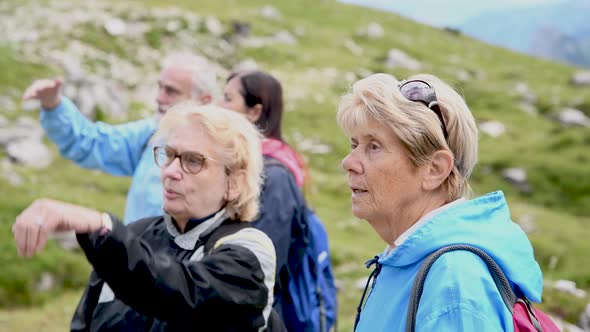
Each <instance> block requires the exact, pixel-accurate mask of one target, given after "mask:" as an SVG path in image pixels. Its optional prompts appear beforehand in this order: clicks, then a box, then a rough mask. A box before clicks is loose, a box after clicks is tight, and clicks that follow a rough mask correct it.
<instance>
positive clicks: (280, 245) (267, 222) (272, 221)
mask: <svg viewBox="0 0 590 332" xmlns="http://www.w3.org/2000/svg"><path fill="white" fill-rule="evenodd" d="M260 202H261V206H260V214H259V216H258V219H257V220H256V221H255V222H254V227H256V228H258V229H260V230H261V231H263V232H264V233H266V234H267V235H268V236H269V237H270V239H271V240H272V242H273V245H274V247H275V250H276V253H277V272H280V271H281V269H282V268H283V266H285V265H286V264H287V260H288V256H289V247H290V246H291V237H292V231H293V225H294V223H296V222H297V219H298V218H301V215H302V214H303V213H304V212H305V211H304V208H305V201H304V199H303V196H302V194H301V192H300V190H299V188H298V187H297V184H296V183H295V180H294V178H293V176H292V175H291V174H290V173H289V171H288V170H287V169H286V168H284V167H279V166H267V168H266V169H265V180H264V186H263V188H262V197H261V200H260Z"/></svg>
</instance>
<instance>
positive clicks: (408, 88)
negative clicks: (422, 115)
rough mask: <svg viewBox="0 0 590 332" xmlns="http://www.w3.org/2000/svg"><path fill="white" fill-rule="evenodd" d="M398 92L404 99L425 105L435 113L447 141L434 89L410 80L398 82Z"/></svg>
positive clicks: (420, 81)
mask: <svg viewBox="0 0 590 332" xmlns="http://www.w3.org/2000/svg"><path fill="white" fill-rule="evenodd" d="M399 91H400V92H401V94H402V95H403V96H404V97H405V98H406V99H408V100H410V101H415V102H420V103H422V104H424V105H426V107H428V108H429V109H430V110H432V111H433V112H434V113H436V115H437V116H438V119H439V120H440V123H441V127H442V131H443V135H444V136H445V140H447V139H448V137H449V133H448V132H447V126H446V125H445V120H444V118H443V115H442V112H441V110H440V106H439V105H438V100H437V99H436V93H435V92H434V88H433V87H432V86H430V84H428V83H427V82H425V81H422V80H411V81H402V82H400V84H399Z"/></svg>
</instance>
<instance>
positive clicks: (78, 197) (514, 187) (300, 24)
mask: <svg viewBox="0 0 590 332" xmlns="http://www.w3.org/2000/svg"><path fill="white" fill-rule="evenodd" d="M271 3H272V5H271ZM0 29H1V30H2V31H3V37H1V38H0V69H1V74H0V164H1V168H0V196H1V197H2V199H1V200H0V229H4V230H8V229H10V225H11V224H12V222H13V221H14V218H15V216H16V215H17V214H18V213H19V212H20V211H21V210H22V209H23V208H24V207H25V206H27V205H28V204H29V203H30V202H31V201H32V200H34V199H35V198H38V197H52V198H57V199H62V200H67V201H71V202H76V203H81V204H85V205H89V206H93V207H96V208H99V209H104V210H110V211H113V212H115V213H118V214H122V212H123V203H124V199H125V194H126V189H127V187H128V184H129V182H128V179H123V178H114V177H110V176H106V175H104V174H102V173H99V172H95V171H88V170H81V169H79V168H78V167H76V166H75V165H73V164H72V163H70V162H68V161H65V160H63V159H62V158H61V157H60V156H59V154H58V153H57V152H56V150H55V148H54V146H52V145H51V144H50V143H49V142H48V141H47V140H46V138H45V136H44V133H43V132H42V130H41V129H40V127H39V123H38V114H37V108H38V105H36V104H35V103H32V102H31V103H29V102H22V101H21V99H20V96H21V94H22V92H23V89H24V88H25V87H26V86H27V85H28V84H30V82H31V81H32V80H33V79H35V78H38V77H45V76H60V77H63V78H64V80H65V86H64V93H65V94H66V95H68V96H70V97H71V98H72V99H74V100H75V101H76V102H77V103H78V105H80V107H81V110H82V112H84V114H85V115H86V116H88V117H89V118H91V119H97V120H103V121H108V122H112V123H116V122H122V121H127V120H132V119H137V118H140V117H143V116H146V115H149V114H152V112H153V111H154V101H153V99H154V95H155V87H156V85H155V83H156V78H157V73H158V67H159V61H160V60H161V59H162V57H163V56H164V55H165V54H166V53H167V52H170V51H174V50H189V51H192V52H198V53H201V54H203V55H205V56H206V57H208V58H209V59H210V60H211V61H212V62H213V63H215V67H216V70H217V72H218V74H219V78H220V80H221V81H222V80H223V79H224V78H225V77H226V76H227V73H228V72H229V71H230V70H232V69H234V68H236V67H243V68H246V67H256V66H257V67H260V68H262V69H264V70H269V71H271V72H272V73H274V74H275V75H276V76H277V77H279V78H280V80H281V81H282V82H283V83H284V90H285V94H286V100H287V111H288V112H287V114H286V120H285V121H286V123H285V131H286V137H287V140H288V141H289V142H290V143H292V144H293V145H294V146H295V147H296V148H297V149H298V150H299V151H301V152H302V153H303V154H304V155H305V157H306V158H307V160H308V162H309V164H310V166H311V171H312V180H313V183H312V185H311V187H310V188H309V189H308V192H307V197H308V199H309V200H310V202H311V203H312V204H313V205H314V206H315V208H316V209H317V211H318V213H319V215H320V216H321V217H322V219H323V220H324V221H325V223H326V225H327V228H328V231H329V234H330V239H331V248H332V251H333V256H334V257H333V259H334V263H335V269H336V270H335V271H336V276H337V279H338V283H339V286H340V289H341V291H340V295H339V296H340V304H341V308H340V313H341V317H342V320H341V323H340V324H339V327H340V328H341V330H342V331H349V330H351V329H352V322H353V317H354V312H355V306H356V303H357V301H358V299H359V297H360V292H361V290H359V285H361V284H362V285H364V281H365V278H366V276H367V275H368V273H367V271H365V269H364V268H363V264H362V262H364V261H365V260H366V259H367V258H369V257H371V256H372V255H373V254H374V253H376V252H378V251H380V250H381V249H382V247H383V245H382V244H381V242H380V241H379V240H378V239H377V237H376V236H375V235H374V234H373V231H372V230H371V229H369V226H367V225H366V224H365V223H364V222H362V221H359V220H356V219H355V218H354V217H353V216H352V214H351V213H350V196H349V193H348V190H347V186H346V179H345V176H344V173H343V171H342V170H341V168H340V160H341V159H342V157H343V156H344V155H345V154H346V153H347V151H348V149H349V147H348V142H347V140H346V139H345V137H344V136H343V135H342V134H341V133H340V132H339V130H338V129H337V126H336V123H335V111H336V106H337V103H338V98H339V96H340V95H342V94H343V93H345V92H346V91H347V89H348V87H349V86H350V84H351V83H352V82H354V81H355V80H357V79H359V78H362V77H365V76H367V75H369V74H371V73H374V72H388V73H392V74H394V75H396V76H397V77H400V78H403V77H405V76H407V75H410V74H412V73H418V72H429V73H434V74H436V75H438V76H440V77H442V78H443V79H445V80H448V81H450V82H452V83H453V84H454V85H455V86H456V87H457V89H458V90H459V91H461V92H462V94H463V95H464V96H465V98H466V100H467V103H468V104H469V105H470V106H471V108H472V110H473V113H474V115H475V117H476V119H477V120H478V123H479V126H480V130H481V132H482V137H481V142H480V144H481V148H480V151H481V154H480V163H479V166H478V167H477V168H476V170H475V172H474V175H473V179H472V185H473V187H474V188H475V190H476V192H478V193H484V192H487V191H492V190H497V189H502V190H504V191H505V192H506V194H507V197H508V199H509V201H510V204H511V207H512V214H513V218H514V220H515V221H517V222H518V223H519V224H520V225H521V226H522V227H523V229H525V231H527V232H528V233H529V236H530V238H531V240H532V241H533V244H534V246H535V253H536V256H537V259H538V260H539V262H540V264H541V266H542V268H543V270H544V273H545V277H546V290H547V291H546V292H545V294H544V304H543V307H544V308H545V309H546V310H547V311H549V312H551V313H552V314H553V315H554V316H555V317H557V318H559V319H565V320H566V321H569V322H570V323H575V324H578V325H579V326H581V327H585V328H588V324H589V322H588V320H589V317H590V307H587V303H588V302H590V299H588V297H587V295H586V291H587V290H590V277H589V276H590V258H588V256H587V252H588V250H590V244H588V240H587V238H589V237H590V230H589V228H588V225H590V210H589V209H588V207H589V206H590V176H588V174H589V173H588V166H587V163H588V162H589V161H590V155H589V154H588V145H589V143H590V129H589V128H590V119H589V117H588V116H589V115H590V88H589V86H590V73H589V72H583V71H578V70H576V69H575V68H573V67H568V66H565V65H561V64H557V63H552V62H548V61H543V60H538V59H532V58H529V57H526V56H523V55H520V54H515V53H511V52H509V51H506V50H504V49H500V48H496V47H492V46H489V45H485V44H483V43H481V42H477V41H474V40H472V39H470V38H468V37H465V36H463V35H460V34H457V33H455V32H454V31H445V30H438V29H434V28H430V27H427V26H423V25H419V24H416V23H414V22H411V21H409V20H405V19H402V18H401V17H399V16H396V15H393V14H389V13H381V12H376V11H372V10H369V9H364V8H360V7H354V6H349V5H343V4H339V3H336V2H335V1H333V0H320V1H318V0H300V1H282V2H278V3H274V2H268V3H267V2H265V1H261V0H249V1H239V2H238V1H235V0H216V1H207V2H198V3H196V2H193V1H189V0H184V1H182V0H181V1H177V2H176V3H175V5H174V6H169V5H167V3H166V2H164V1H161V0H160V1H156V0H150V1H144V2H121V1H104V0H103V1H93V2H79V3H77V2H70V1H52V0H48V1H17V0H7V1H3V2H2V3H0ZM221 81H220V82H221ZM70 239H71V238H70ZM59 246H64V247H67V248H69V249H68V250H67V251H64V250H62V249H61V248H60V247H59ZM0 252H1V253H2V254H1V255H0V266H2V268H1V269H0V306H2V307H4V308H13V307H21V308H22V309H20V310H24V312H25V314H24V315H25V316H26V315H27V312H28V311H27V310H39V309H28V308H37V307H38V306H39V305H40V304H42V303H46V302H47V301H48V300H49V301H52V300H51V299H53V298H54V297H55V296H59V295H60V294H62V292H63V291H64V290H65V289H73V290H74V292H79V291H80V287H81V286H82V285H84V284H85V282H86V278H87V274H88V271H89V267H88V265H87V263H86V261H85V259H84V258H83V257H82V256H81V255H80V253H79V252H78V251H76V249H75V243H74V244H72V243H71V242H68V237H67V236H64V238H63V239H56V241H54V242H52V243H51V244H50V246H49V248H48V250H47V251H45V252H44V253H43V254H41V255H39V256H37V257H36V258H34V259H32V260H27V261H25V260H21V259H19V258H17V256H16V250H15V249H14V243H13V242H12V240H11V236H10V232H8V231H6V232H0ZM75 297H76V296H74V297H72V299H73V300H71V299H70V297H68V300H67V301H68V303H70V302H71V301H75ZM63 301H64V300H60V302H58V303H63ZM51 303H52V302H49V305H48V307H51ZM71 305H73V304H71ZM64 311H66V312H65V313H62V315H64V316H65V317H66V318H65V319H62V320H55V321H51V323H50V324H49V325H50V326H52V327H53V326H56V330H63V329H64V328H65V326H67V324H68V321H67V317H68V316H69V315H70V312H69V311H67V310H64ZM34 312H37V311H31V313H30V319H25V320H23V319H18V321H17V319H15V318H13V317H12V315H11V314H9V312H8V311H7V312H6V313H5V312H0V329H2V327H3V325H7V326H9V327H10V330H14V331H25V330H29V329H31V328H39V327H40V326H44V327H47V326H48V324H47V322H45V323H41V322H40V320H39V319H36V318H35V317H36V316H35V315H36V314H34ZM17 316H18V315H17ZM17 316H14V317H17ZM18 317H21V316H18ZM27 324H28V325H27ZM573 328H575V327H573V326H572V329H573Z"/></svg>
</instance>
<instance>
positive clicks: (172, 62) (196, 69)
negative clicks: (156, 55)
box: [162, 52, 219, 100]
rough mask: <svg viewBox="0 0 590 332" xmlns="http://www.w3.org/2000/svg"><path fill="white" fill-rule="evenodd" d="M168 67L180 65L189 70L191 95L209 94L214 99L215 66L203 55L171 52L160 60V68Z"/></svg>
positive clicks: (216, 91) (216, 88)
mask: <svg viewBox="0 0 590 332" xmlns="http://www.w3.org/2000/svg"><path fill="white" fill-rule="evenodd" d="M169 67H181V68H183V69H186V70H188V71H190V73H191V80H192V90H191V97H196V98H198V97H201V96H203V95H210V96H211V97H212V99H213V100H215V99H216V98H217V96H218V95H219V86H218V85H217V74H216V72H215V67H214V66H213V64H211V63H210V62H209V61H207V59H206V58H205V57H202V56H200V55H195V54H192V53H182V52H179V53H172V54H170V55H168V56H167V57H166V58H165V59H164V61H162V69H164V68H169Z"/></svg>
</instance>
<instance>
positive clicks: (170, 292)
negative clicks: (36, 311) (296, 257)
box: [71, 214, 283, 331]
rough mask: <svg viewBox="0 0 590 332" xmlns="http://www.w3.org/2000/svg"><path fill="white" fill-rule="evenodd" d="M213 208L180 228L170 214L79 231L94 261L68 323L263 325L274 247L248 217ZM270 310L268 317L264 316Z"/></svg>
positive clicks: (273, 320)
mask: <svg viewBox="0 0 590 332" xmlns="http://www.w3.org/2000/svg"><path fill="white" fill-rule="evenodd" d="M224 219H225V217H223V215H219V214H218V215H215V216H214V217H212V218H210V219H209V220H207V221H205V222H203V223H202V224H200V225H198V226H197V227H195V228H193V229H191V230H190V231H188V232H186V233H184V234H179V233H178V231H177V230H176V228H175V226H174V225H173V222H172V221H171V219H170V217H169V216H165V217H154V218H147V219H144V220H140V221H138V222H135V223H132V224H130V225H128V226H124V225H122V224H121V223H119V222H114V223H113V224H114V227H113V230H112V231H111V232H108V233H106V234H104V235H100V234H98V233H92V234H79V235H78V242H79V243H80V246H81V247H82V249H83V250H84V252H85V254H86V256H87V258H88V261H89V262H90V263H91V264H92V266H93V267H94V271H93V272H92V275H91V277H90V282H89V284H88V287H87V289H86V291H85V292H84V295H83V296H82V299H81V301H80V303H79V305H78V308H77V309H76V313H75V314H74V318H73V319H72V324H71V330H72V331H189V330H199V331H260V330H264V326H265V325H266V323H267V321H268V325H267V329H266V330H267V331H280V330H282V329H283V326H282V323H281V322H280V320H278V316H277V315H276V313H274V312H273V311H272V310H271V309H272V308H271V306H272V285H273V284H274V279H275V252H274V248H273V246H272V243H271V241H270V240H269V238H268V237H267V236H266V235H264V234H263V233H262V232H260V231H258V230H256V229H255V228H253V227H251V226H250V224H249V223H236V222H232V221H230V220H224ZM269 316H270V319H269Z"/></svg>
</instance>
